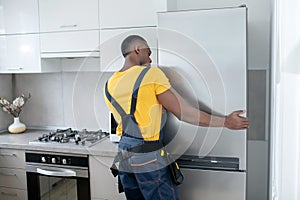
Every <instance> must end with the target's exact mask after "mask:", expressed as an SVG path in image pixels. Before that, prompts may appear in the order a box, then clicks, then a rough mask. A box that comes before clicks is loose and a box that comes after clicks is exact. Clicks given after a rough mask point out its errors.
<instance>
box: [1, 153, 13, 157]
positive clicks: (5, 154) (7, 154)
mask: <svg viewBox="0 0 300 200" xmlns="http://www.w3.org/2000/svg"><path fill="white" fill-rule="evenodd" d="M0 156H10V157H14V156H17V155H16V154H15V153H1V154H0Z"/></svg>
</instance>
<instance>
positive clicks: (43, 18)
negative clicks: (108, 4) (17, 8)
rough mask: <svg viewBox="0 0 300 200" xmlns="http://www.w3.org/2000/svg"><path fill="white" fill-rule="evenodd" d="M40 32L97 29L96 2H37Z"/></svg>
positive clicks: (61, 0)
mask: <svg viewBox="0 0 300 200" xmlns="http://www.w3.org/2000/svg"><path fill="white" fill-rule="evenodd" d="M39 9H40V31H41V32H49V31H68V30H84V29H97V28H99V15H98V0H39Z"/></svg>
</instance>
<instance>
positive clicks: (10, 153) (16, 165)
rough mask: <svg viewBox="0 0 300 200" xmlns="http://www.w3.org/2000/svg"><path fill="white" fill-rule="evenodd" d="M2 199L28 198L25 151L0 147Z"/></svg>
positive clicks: (17, 199)
mask: <svg viewBox="0 0 300 200" xmlns="http://www.w3.org/2000/svg"><path fill="white" fill-rule="evenodd" d="M0 199H1V200H2V199H3V200H27V182H26V171H25V152H24V151H21V150H15V149H0Z"/></svg>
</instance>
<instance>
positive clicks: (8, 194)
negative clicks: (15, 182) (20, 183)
mask: <svg viewBox="0 0 300 200" xmlns="http://www.w3.org/2000/svg"><path fill="white" fill-rule="evenodd" d="M1 195H4V196H11V197H16V196H18V194H16V193H7V192H1Z"/></svg>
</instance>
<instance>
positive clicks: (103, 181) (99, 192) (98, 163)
mask: <svg viewBox="0 0 300 200" xmlns="http://www.w3.org/2000/svg"><path fill="white" fill-rule="evenodd" d="M89 162H90V183H91V197H92V200H100V199H101V200H104V199H107V200H112V199H113V200H123V199H126V198H125V194H124V193H121V194H119V192H118V181H117V180H118V179H117V178H115V177H114V176H113V175H112V174H111V172H110V169H109V168H110V166H111V164H112V162H113V157H103V156H92V155H91V156H90V160H89Z"/></svg>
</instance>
